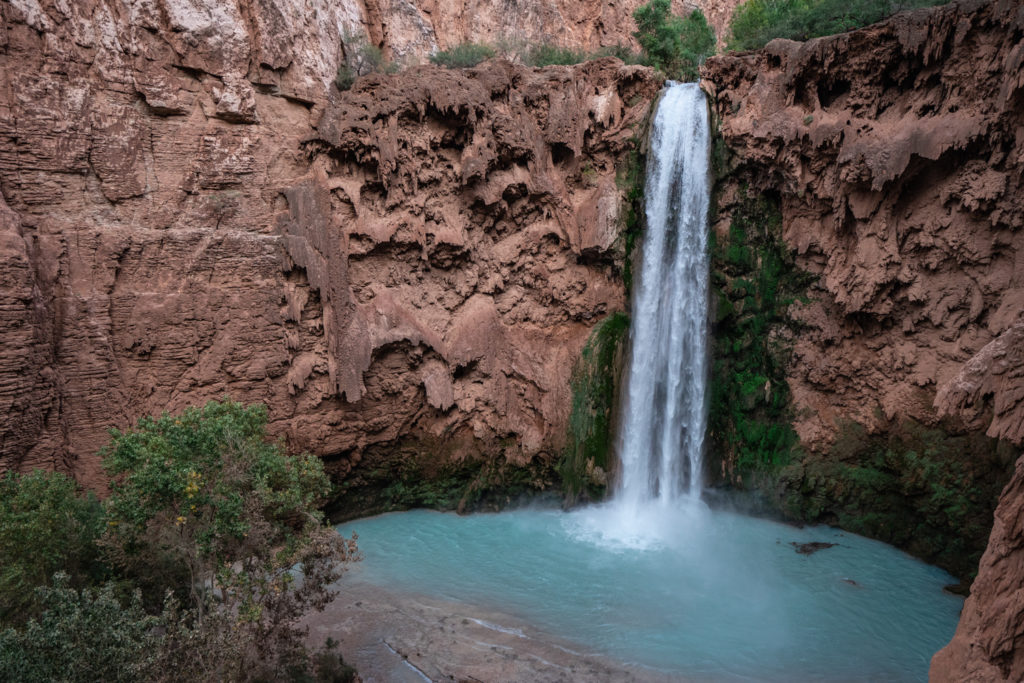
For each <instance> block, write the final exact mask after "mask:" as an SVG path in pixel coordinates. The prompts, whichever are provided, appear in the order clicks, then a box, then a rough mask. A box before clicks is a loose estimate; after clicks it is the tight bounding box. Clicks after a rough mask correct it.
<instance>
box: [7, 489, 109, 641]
mask: <svg viewBox="0 0 1024 683" xmlns="http://www.w3.org/2000/svg"><path fill="white" fill-rule="evenodd" d="M103 526H104V525H103V509H102V507H101V506H100V504H99V501H97V500H96V497H95V496H94V495H92V494H91V493H88V494H86V493H80V492H79V491H78V488H77V485H76V484H75V482H74V480H72V479H70V478H69V477H67V476H65V475H63V474H60V473H57V472H43V471H39V470H37V471H35V472H32V473H30V474H17V473H15V472H8V473H7V474H6V475H3V476H2V477H0V625H4V624H15V623H20V622H23V621H24V620H26V619H28V618H29V617H30V616H36V615H37V614H38V613H39V608H40V605H39V602H38V594H37V592H36V590H35V589H36V588H37V587H39V586H45V585H47V584H49V582H50V579H51V577H52V576H53V574H54V572H56V571H58V570H63V571H64V572H66V574H67V580H68V582H69V583H70V585H73V586H84V585H86V584H88V583H90V582H92V581H98V580H100V579H101V578H102V577H103V575H104V574H105V569H106V568H105V567H104V565H103V564H102V562H101V560H100V556H99V551H98V549H97V547H96V545H95V541H96V539H97V538H99V536H100V534H101V533H102V532H103Z"/></svg>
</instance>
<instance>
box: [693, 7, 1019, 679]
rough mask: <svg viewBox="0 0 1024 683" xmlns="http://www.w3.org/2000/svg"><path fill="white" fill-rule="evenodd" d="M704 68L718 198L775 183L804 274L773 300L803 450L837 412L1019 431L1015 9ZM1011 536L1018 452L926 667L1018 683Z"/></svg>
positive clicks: (825, 436) (875, 420)
mask: <svg viewBox="0 0 1024 683" xmlns="http://www.w3.org/2000/svg"><path fill="white" fill-rule="evenodd" d="M704 73H705V76H706V77H707V79H708V80H707V83H708V87H709V89H710V90H711V91H712V92H713V97H714V107H715V111H716V113H717V114H718V118H719V121H720V124H721V131H722V135H723V137H724V141H725V143H726V145H727V146H728V148H729V149H730V150H731V151H732V155H733V156H732V159H733V162H734V164H735V168H734V170H733V173H732V174H731V176H730V178H731V179H732V182H733V184H732V186H730V187H727V188H725V192H726V193H730V192H731V193H735V192H736V191H737V190H738V188H739V185H740V184H741V183H748V184H749V185H751V186H752V187H754V188H756V189H757V190H760V191H765V192H768V193H770V194H772V195H774V196H776V197H777V198H778V199H779V203H780V206H781V210H782V214H783V232H784V234H783V237H784V239H785V241H786V242H787V243H788V244H789V245H790V247H791V248H793V249H794V250H795V252H796V263H797V265H798V266H800V267H801V268H803V269H805V270H807V271H809V272H811V273H814V274H816V275H818V276H819V279H818V284H817V286H816V287H814V288H812V290H811V291H810V292H808V294H809V298H810V302H809V303H806V304H797V305H795V307H794V308H793V309H791V311H790V313H791V315H793V316H794V317H796V318H797V319H798V320H799V321H800V322H801V323H803V326H804V327H803V328H802V329H801V331H800V333H799V334H798V335H795V337H794V338H793V339H792V343H793V347H794V357H793V361H792V363H791V364H790V366H789V370H788V377H787V381H788V383H789V386H790V388H791V390H792V395H793V400H794V404H795V405H794V415H795V425H796V428H797V431H798V433H799V435H800V438H801V440H802V442H803V443H804V445H805V446H807V447H809V448H811V449H817V450H819V451H824V450H826V449H827V447H828V446H829V444H830V443H831V441H832V440H833V439H834V437H835V435H836V433H837V430H838V428H839V423H840V421H841V420H843V419H847V418H852V419H854V420H856V421H858V422H860V423H861V424H864V425H866V426H867V427H868V428H869V430H871V431H876V432H883V431H885V430H886V429H887V427H888V426H889V425H891V424H893V422H897V423H898V422H899V421H901V420H903V419H907V418H910V419H912V420H915V421H918V422H923V423H926V424H938V423H939V422H940V421H941V420H945V422H944V424H945V425H946V426H952V427H954V428H956V429H958V430H961V431H969V430H976V431H985V432H987V433H988V434H989V435H991V436H994V437H1000V438H1003V439H1006V440H1008V441H1009V442H1011V443H1016V444H1018V445H1019V444H1021V443H1022V442H1024V294H1022V293H1024V229H1022V225H1024V5H1022V4H1021V3H1020V2H1019V0H991V1H988V2H983V1H980V0H976V1H968V0H963V1H961V2H958V3H953V4H950V5H948V6H944V7H939V8H936V9H933V10H920V11H916V12H910V13H904V14H900V15H897V16H896V17H894V18H892V19H891V20H889V21H886V22H883V23H880V24H876V25H874V26H871V27H867V28H865V29H862V30H859V31H854V32H851V33H847V34H843V35H840V36H834V37H828V38H820V39H817V40H812V41H808V42H806V43H794V42H791V41H784V40H777V41H773V42H772V43H770V44H769V45H768V46H767V47H766V48H765V49H764V50H762V51H759V52H756V53H750V54H741V55H731V56H724V57H716V58H712V59H711V60H709V62H708V64H707V67H706V69H705V72H704ZM726 201H728V194H727V195H726ZM727 228H728V225H727V224H724V223H723V224H721V225H718V226H716V229H717V230H719V231H724V230H726V229H727ZM968 457H969V454H968ZM1022 539H1024V458H1022V459H1021V460H1018V462H1017V465H1016V473H1015V475H1014V477H1013V479H1012V481H1011V482H1010V483H1009V484H1008V485H1007V486H1006V488H1005V490H1004V491H1003V492H1002V496H1001V498H1000V502H999V505H998V508H997V510H996V513H995V525H994V527H993V529H992V533H991V538H990V539H989V544H988V547H987V550H986V551H985V553H984V556H983V557H982V560H981V566H980V568H979V572H978V576H977V579H976V580H975V581H974V584H973V586H972V588H971V597H970V598H969V599H968V601H967V603H966V605H965V608H964V612H963V616H962V619H961V622H960V625H959V628H958V630H957V633H956V636H955V637H954V639H953V641H952V642H951V643H950V645H949V646H948V647H947V648H945V649H944V650H942V651H941V652H940V653H939V654H938V655H936V657H935V659H934V660H933V662H932V668H931V677H932V680H934V681H978V682H980V681H1019V680H1022V678H1024V543H1022Z"/></svg>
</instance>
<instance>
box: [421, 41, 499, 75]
mask: <svg viewBox="0 0 1024 683" xmlns="http://www.w3.org/2000/svg"><path fill="white" fill-rule="evenodd" d="M493 56H494V48H493V47H491V46H489V45H482V44H480V43H462V44H461V45H456V46H455V47H453V48H451V49H450V50H442V51H440V52H436V53H434V54H433V55H431V56H430V61H431V62H432V63H434V64H437V65H438V66H443V67H445V68H448V69H467V68H469V67H472V66H476V65H477V64H479V63H480V62H482V61H484V60H485V59H490V58H491V57H493Z"/></svg>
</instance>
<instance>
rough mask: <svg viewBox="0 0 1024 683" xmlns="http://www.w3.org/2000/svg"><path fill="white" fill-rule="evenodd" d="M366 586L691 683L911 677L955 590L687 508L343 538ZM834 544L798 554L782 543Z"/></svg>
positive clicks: (890, 559) (870, 556)
mask: <svg viewBox="0 0 1024 683" xmlns="http://www.w3.org/2000/svg"><path fill="white" fill-rule="evenodd" d="M339 530H340V531H341V532H342V533H345V534H348V533H351V532H352V531H355V532H357V533H358V534H359V547H360V549H361V551H362V553H363V555H364V560H363V562H362V563H361V567H360V569H359V571H358V573H359V575H360V576H362V577H363V578H364V579H365V580H368V581H371V582H373V583H377V584H380V585H383V586H387V587H390V588H394V589H399V590H402V591H408V592H413V593H420V594H425V595H429V596H432V597H437V598H443V599H448V600H455V601H460V602H464V603H470V604H474V605H478V606H481V607H485V608H488V609H493V610H498V611H501V612H504V613H507V614H510V615H512V616H515V617H517V618H520V619H523V620H525V621H527V622H529V623H531V624H533V625H535V626H536V627H537V628H538V629H540V630H542V631H544V632H547V633H549V634H551V635H553V636H556V637H558V638H560V639H564V640H570V641H573V642H575V643H578V644H580V646H581V647H582V649H585V650H587V651H590V652H596V653H601V654H605V655H609V656H611V657H614V658H616V659H619V660H623V661H626V662H630V663H635V664H640V665H643V666H646V667H652V668H656V669H660V670H664V671H669V672H673V673H678V674H679V675H680V676H681V677H692V678H696V679H699V680H709V679H711V680H770V681H807V680H828V681H854V680H864V681H917V680H922V681H923V680H925V679H926V678H927V673H928V664H929V660H930V659H931V656H932V654H934V653H935V651H936V650H938V649H939V648H940V647H942V646H944V645H945V644H946V643H947V642H948V641H949V639H950V638H951V637H952V635H953V631H954V630H955V627H956V622H957V619H958V616H959V612H960V608H961V606H962V604H963V600H962V599H961V598H958V597H956V596H953V595H950V594H948V593H944V592H943V590H942V587H943V585H945V584H947V583H951V582H952V581H953V578H952V577H951V576H949V575H948V574H946V573H945V572H944V571H942V570H940V569H937V568H935V567H931V566H929V565H926V564H923V563H921V562H919V561H917V560H915V559H913V558H911V557H910V556H908V555H906V554H905V553H903V552H901V551H899V550H896V549H895V548H892V547H890V546H887V545H885V544H883V543H879V542H876V541H871V540H868V539H865V538H861V537H858V536H854V535H851V534H847V533H844V532H841V531H838V530H835V529H831V528H827V527H814V528H804V529H798V528H794V527H790V526H787V525H783V524H779V523H775V522H771V521H767V520H763V519H755V518H751V517H745V516H741V515H738V514H734V513H729V512H720V511H711V510H709V509H707V508H706V507H705V506H703V505H702V504H696V505H695V504H692V503H689V502H687V501H686V500H685V499H684V500H682V501H680V502H679V503H678V504H677V505H673V506H671V507H670V508H666V507H665V506H664V505H657V506H651V507H650V508H645V509H639V510H637V509H634V510H632V511H631V512H628V513H624V511H623V510H622V509H621V508H619V507H617V506H615V505H613V504H610V505H606V506H596V507H591V508H586V509H582V510H578V511H575V512H571V513H565V512H561V511H554V510H531V509H527V510H519V511H513V512H504V513H501V514H478V515H471V516H461V517H460V516H458V515H455V514H451V513H439V512H430V511H424V510H417V511H411V512H402V513H392V514H387V515H382V516H379V517H374V518H370V519H362V520H357V521H354V522H350V523H348V524H345V525H342V526H340V527H339ZM812 541H824V542H830V543H837V544H838V545H837V546H835V547H831V548H827V549H824V550H820V551H818V552H816V553H814V554H811V555H801V554H798V553H797V552H796V550H795V548H794V547H793V546H792V545H790V544H791V543H792V542H796V543H807V542H812Z"/></svg>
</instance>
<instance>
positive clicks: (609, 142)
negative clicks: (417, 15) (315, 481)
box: [0, 0, 658, 486]
mask: <svg viewBox="0 0 1024 683" xmlns="http://www.w3.org/2000/svg"><path fill="white" fill-rule="evenodd" d="M300 4H301V3H289V2H273V1H271V2H251V3H250V2H239V3H237V4H236V3H232V2H229V3H222V2H216V3H214V2H206V3H204V2H177V1H174V0H167V1H166V2H142V3H127V2H114V1H110V2H100V1H97V2H82V3H71V4H65V3H50V2H42V3H37V2H35V1H34V0H16V1H15V2H11V3H4V4H2V5H0V16H2V20H3V23H2V24H0V71H2V72H3V74H4V78H3V80H2V84H3V85H2V86H0V195H2V199H0V230H2V231H0V256H2V259H3V264H2V273H3V275H2V278H3V279H2V289H0V297H2V299H0V301H2V304H0V331H2V335H3V339H4V342H5V344H4V347H3V349H2V350H0V468H9V467H14V468H21V469H27V468H31V467H44V468H57V469H62V470H65V471H71V472H73V473H74V474H75V475H76V476H77V477H78V478H79V479H80V480H83V481H85V482H86V483H88V484H90V485H93V486H98V485H102V484H101V482H102V476H101V474H100V473H99V471H98V460H97V458H96V451H97V449H98V448H99V447H100V446H101V445H102V444H103V443H104V442H105V441H106V440H107V430H108V429H109V428H111V427H125V426H128V425H129V424H130V423H131V422H132V421H134V420H135V419H136V418H137V417H139V416H141V415H144V414H148V413H153V412H158V411H160V410H164V409H169V410H172V411H173V410H177V409H181V408H182V407H184V406H186V405H194V404H201V403H203V402H205V401H206V400H208V399H210V398H215V397H219V396H221V395H223V394H230V395H231V396H232V397H233V398H235V399H236V400H242V401H247V402H248V401H263V402H265V403H267V405H268V406H269V408H270V417H271V428H272V431H273V432H274V433H275V434H277V435H281V436H283V437H285V438H286V439H287V441H288V443H289V446H290V447H291V448H293V449H308V450H311V451H313V452H315V453H317V454H320V455H323V456H325V457H328V458H330V459H331V460H332V467H333V469H334V472H335V474H336V475H337V476H339V477H341V476H343V475H344V473H345V472H347V471H348V469H349V468H350V467H351V466H352V465H353V464H354V463H356V462H358V461H359V460H360V459H361V458H362V456H363V454H364V453H365V452H366V451H367V450H368V449H370V448H372V447H381V448H383V447H384V446H386V445H387V444H391V443H393V442H394V441H396V440H397V439H399V438H402V439H405V440H423V441H424V442H429V443H430V444H432V445H434V446H437V447H436V448H433V449H430V448H424V449H423V452H424V457H428V456H429V457H433V458H435V459H441V460H444V459H457V458H459V457H463V456H467V455H468V456H473V455H479V454H481V453H483V454H486V455H488V456H492V457H499V458H500V457H502V456H503V455H504V456H507V457H508V458H512V459H517V460H518V461H524V460H528V459H530V458H534V457H537V456H539V457H541V458H543V457H545V455H550V454H553V453H554V452H555V451H556V450H557V449H558V448H559V447H560V445H561V440H562V439H563V438H564V433H565V423H566V416H567V412H568V408H569V396H568V391H569V389H568V387H569V373H570V371H571V367H572V363H573V360H574V358H575V356H576V354H578V351H579V349H580V347H581V345H582V344H583V341H584V340H585V339H586V336H587V334H588V332H589V329H590V328H591V327H592V326H593V324H594V323H596V322H597V321H598V320H599V319H600V318H601V317H602V316H603V315H605V314H607V313H610V312H612V311H615V310H621V309H622V307H623V306H624V305H625V301H624V289H623V285H622V281H621V278H620V277H619V276H618V266H617V265H616V259H617V258H618V254H619V252H618V249H619V248H620V245H619V244H618V243H617V241H616V240H617V237H618V215H617V211H618V206H619V194H620V190H619V189H618V188H617V186H616V184H615V175H616V160H617V159H619V158H620V157H621V156H622V155H623V153H624V152H625V151H626V150H627V149H629V148H630V147H631V146H632V145H633V144H634V143H633V142H632V136H633V135H634V127H635V126H637V124H639V123H640V122H641V121H642V119H643V118H644V116H645V115H646V112H647V110H648V107H649V103H650V100H651V98H652V97H653V95H654V93H655V92H656V90H657V88H658V84H657V83H655V82H654V80H653V79H652V75H651V73H650V71H649V70H646V69H643V68H639V67H623V66H622V65H621V63H619V62H617V61H615V60H604V61H600V62H593V63H589V64H586V65H582V66H578V67H557V68H552V69H548V70H545V71H534V70H530V69H525V68H522V67H514V66H512V65H509V64H507V63H501V62H491V63H488V64H485V65H484V66H481V67H480V68H478V69H475V70H472V71H463V72H454V71H444V70H440V69H437V68H433V67H420V68H416V69H412V70H409V71H406V72H403V73H402V74H400V75H397V76H392V77H388V78H387V79H384V78H372V77H371V78H367V79H363V80H361V81H359V82H358V83H357V84H356V87H355V88H354V89H353V90H352V91H350V92H347V93H343V94H341V93H338V92H337V91H335V90H333V89H332V86H330V82H331V80H332V79H333V76H334V73H335V70H336V68H337V63H338V60H339V59H340V53H339V50H340V46H339V41H338V35H339V33H340V32H341V31H343V30H344V29H345V28H346V26H348V25H353V26H355V25H357V24H358V23H359V22H360V21H363V18H361V17H362V15H360V14H359V11H362V10H360V9H359V7H356V6H355V5H353V6H349V5H347V4H345V3H330V2H322V3H320V4H319V6H317V7H314V8H311V9H310V8H306V7H305V5H304V4H302V6H301V7H300ZM353 8H355V9H353ZM357 10H359V11H357Z"/></svg>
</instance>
